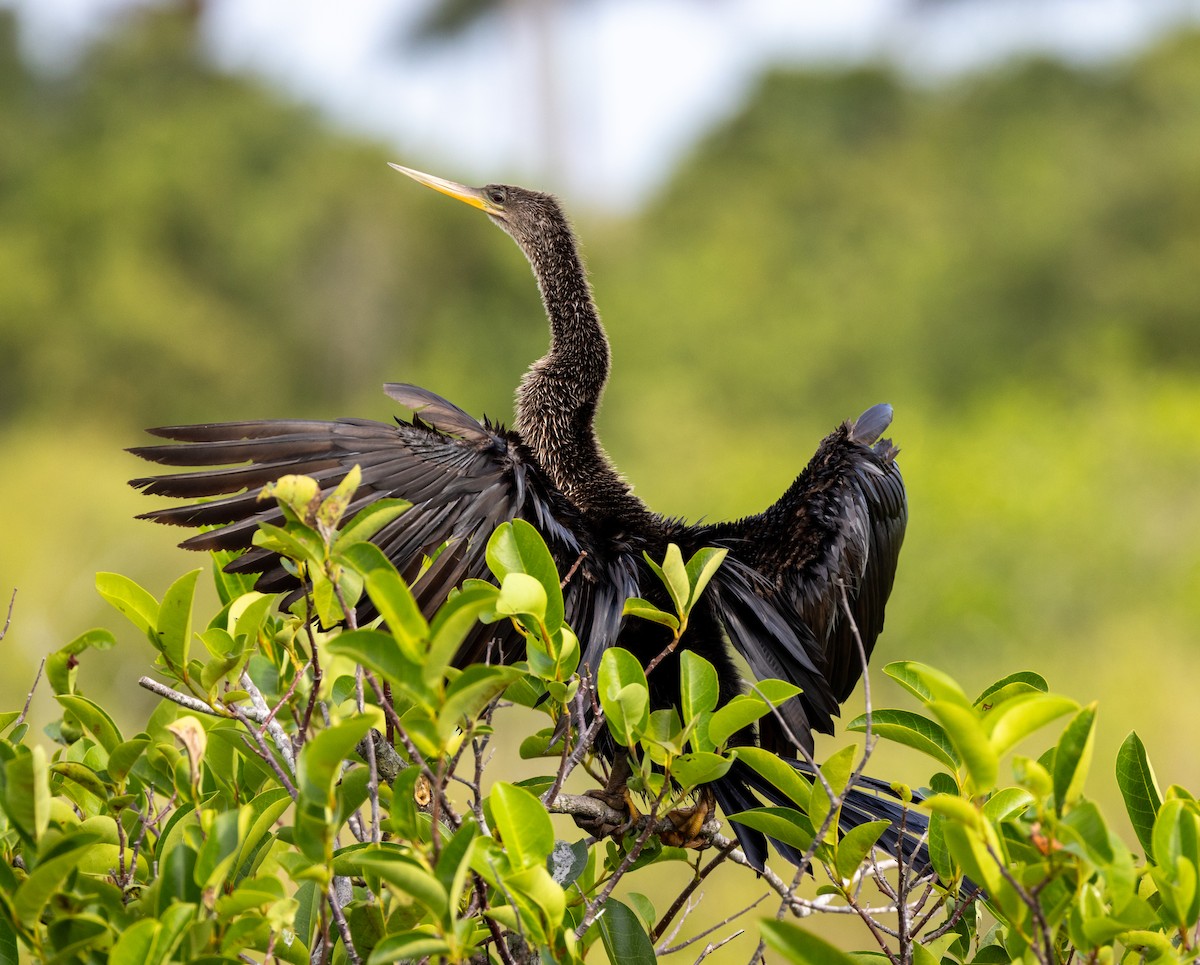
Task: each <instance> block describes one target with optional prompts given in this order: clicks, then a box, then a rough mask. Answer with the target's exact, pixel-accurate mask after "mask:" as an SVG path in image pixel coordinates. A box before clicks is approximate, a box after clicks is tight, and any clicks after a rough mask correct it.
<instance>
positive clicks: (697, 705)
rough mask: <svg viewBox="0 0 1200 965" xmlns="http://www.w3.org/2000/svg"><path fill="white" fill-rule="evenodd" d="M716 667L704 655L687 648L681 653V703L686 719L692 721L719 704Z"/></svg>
mask: <svg viewBox="0 0 1200 965" xmlns="http://www.w3.org/2000/svg"><path fill="white" fill-rule="evenodd" d="M718 693H719V686H718V683H717V670H716V668H715V667H714V666H713V665H712V664H711V663H709V662H708V661H707V660H705V659H704V658H703V657H701V656H699V655H698V654H696V653H694V652H692V651H691V650H685V651H683V653H681V654H680V655H679V703H680V713H681V715H682V717H683V719H684V720H686V721H691V720H694V719H695V718H697V717H699V716H700V715H701V714H702V713H704V712H705V711H710V710H712V709H714V708H715V707H716V706H717V696H718Z"/></svg>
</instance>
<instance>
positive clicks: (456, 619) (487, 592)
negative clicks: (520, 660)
mask: <svg viewBox="0 0 1200 965" xmlns="http://www.w3.org/2000/svg"><path fill="white" fill-rule="evenodd" d="M495 601H496V589H495V587H493V586H489V585H487V584H485V585H483V586H473V587H471V588H470V589H465V590H460V591H459V592H457V593H452V594H451V595H450V597H449V598H448V599H447V600H446V602H445V603H443V604H442V606H441V608H440V609H439V610H438V612H437V614H436V615H435V616H434V618H433V623H432V625H431V626H430V641H429V652H428V654H427V655H426V658H425V661H424V664H423V665H422V668H421V673H422V676H423V678H424V680H425V683H426V685H427V686H429V687H435V686H437V685H438V684H439V683H440V682H441V680H442V677H443V675H444V674H445V671H446V668H447V667H449V666H452V665H453V663H454V657H455V655H456V654H457V653H458V648H459V647H460V646H462V642H463V641H464V640H465V639H466V638H467V634H468V633H470V632H471V630H473V629H474V628H475V624H476V622H477V621H478V619H479V615H480V614H481V613H484V612H485V611H487V610H490V609H491V608H492V606H493V605H494V603H495Z"/></svg>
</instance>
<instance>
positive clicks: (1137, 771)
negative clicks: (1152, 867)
mask: <svg viewBox="0 0 1200 965" xmlns="http://www.w3.org/2000/svg"><path fill="white" fill-rule="evenodd" d="M1117 787H1119V788H1120V789H1121V796H1122V797H1123V798H1124V799H1125V810H1126V811H1127V812H1128V814H1129V820H1130V823H1132V824H1133V830H1134V833H1136V834H1137V838H1138V841H1139V842H1141V845H1142V850H1143V851H1144V852H1145V853H1146V856H1147V858H1149V859H1150V860H1153V858H1152V855H1153V854H1154V844H1153V829H1154V818H1155V816H1156V815H1157V814H1158V810H1159V808H1161V807H1162V793H1161V792H1160V791H1159V789H1158V781H1157V780H1156V779H1155V777H1154V768H1153V767H1151V766H1150V760H1149V758H1148V757H1147V756H1146V748H1145V747H1144V746H1143V744H1142V741H1141V738H1139V737H1138V735H1137V734H1136V733H1131V734H1130V735H1129V736H1128V737H1126V738H1125V741H1124V743H1122V744H1121V749H1120V750H1119V751H1118V752H1117Z"/></svg>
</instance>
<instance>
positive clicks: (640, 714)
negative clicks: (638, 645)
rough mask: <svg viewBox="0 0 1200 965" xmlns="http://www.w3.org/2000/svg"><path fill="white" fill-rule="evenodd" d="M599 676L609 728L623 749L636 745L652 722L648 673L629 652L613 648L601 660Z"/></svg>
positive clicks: (602, 704)
mask: <svg viewBox="0 0 1200 965" xmlns="http://www.w3.org/2000/svg"><path fill="white" fill-rule="evenodd" d="M596 677H597V687H598V690H599V697H600V706H601V707H602V708H603V709H604V714H605V717H607V718H608V724H609V729H610V730H611V731H612V733H613V736H615V737H616V738H617V739H618V740H619V741H620V742H621V743H622V744H623V746H625V747H631V746H633V744H635V743H636V742H637V739H638V735H639V734H640V733H641V731H642V730H643V729H644V728H645V727H646V725H647V723H648V722H649V720H650V692H649V689H648V687H647V684H646V671H645V670H644V669H643V668H642V665H641V663H640V662H639V661H638V659H637V657H635V656H634V655H633V654H632V653H630V652H629V651H628V650H625V649H623V648H621V647H610V648H609V649H608V650H606V651H604V656H603V657H601V658H600V669H599V671H598V673H597V675H596Z"/></svg>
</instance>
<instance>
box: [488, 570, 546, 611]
mask: <svg viewBox="0 0 1200 965" xmlns="http://www.w3.org/2000/svg"><path fill="white" fill-rule="evenodd" d="M546 605H547V602H546V589H545V587H543V586H542V584H541V583H539V582H538V581H537V579H535V578H534V577H532V576H530V575H529V574H528V573H506V574H505V575H504V577H503V579H502V580H501V581H500V595H499V596H497V597H496V603H495V606H496V612H497V613H502V614H504V616H509V617H521V616H531V617H533V618H534V619H535V620H537V621H538V622H544V621H545V617H546Z"/></svg>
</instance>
